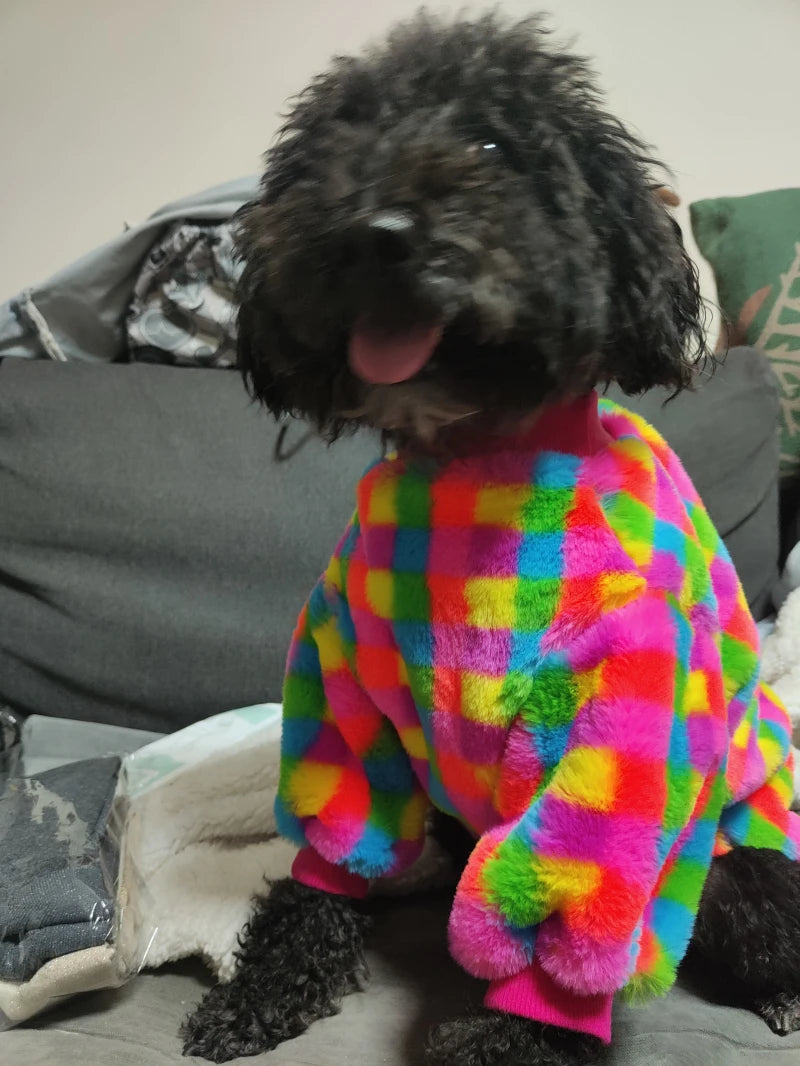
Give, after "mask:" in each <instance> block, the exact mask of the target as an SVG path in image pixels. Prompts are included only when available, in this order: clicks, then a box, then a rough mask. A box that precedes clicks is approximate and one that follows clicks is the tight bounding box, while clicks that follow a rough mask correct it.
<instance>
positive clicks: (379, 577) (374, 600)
mask: <svg viewBox="0 0 800 1066" xmlns="http://www.w3.org/2000/svg"><path fill="white" fill-rule="evenodd" d="M393 590H394V583H393V581H392V572H391V570H370V571H369V573H368V574H367V600H368V601H369V605H370V607H371V608H372V610H373V611H374V612H375V614H376V615H377V616H378V617H379V618H391V617H392V599H393Z"/></svg>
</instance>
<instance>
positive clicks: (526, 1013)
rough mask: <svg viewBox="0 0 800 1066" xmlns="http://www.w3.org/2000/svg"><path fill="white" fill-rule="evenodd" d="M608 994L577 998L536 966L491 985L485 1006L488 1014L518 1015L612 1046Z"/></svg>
mask: <svg viewBox="0 0 800 1066" xmlns="http://www.w3.org/2000/svg"><path fill="white" fill-rule="evenodd" d="M613 1001H614V997H613V995H611V993H608V994H606V993H602V992H601V993H598V994H597V995H592V996H580V995H578V993H577V992H572V991H570V989H568V988H562V987H561V985H557V984H556V982H555V981H554V980H553V979H552V977H550V975H549V974H546V973H545V972H544V970H543V969H542V968H541V966H539V964H538V963H537V962H534V963H533V964H532V965H531V966H529V967H528V969H527V970H523V971H522V972H521V973H515V974H513V975H512V976H511V977H503V978H501V979H500V980H498V981H492V983H491V984H490V985H489V991H488V992H487V993H486V998H485V999H484V1001H483V1002H484V1005H485V1006H487V1007H489V1008H490V1009H491V1010H502V1011H506V1012H507V1013H508V1014H521V1015H522V1016H523V1018H532V1019H533V1020H534V1021H537V1022H542V1023H544V1024H545V1025H558V1026H560V1027H561V1028H562V1029H574V1030H577V1031H578V1032H581V1033H588V1034H589V1035H590V1036H597V1037H599V1038H600V1039H601V1040H602V1041H603V1043H604V1044H610V1043H611V1005H612V1003H613Z"/></svg>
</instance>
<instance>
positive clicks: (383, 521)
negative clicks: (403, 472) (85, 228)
mask: <svg viewBox="0 0 800 1066" xmlns="http://www.w3.org/2000/svg"><path fill="white" fill-rule="evenodd" d="M396 490H397V481H396V479H395V478H389V477H385V478H380V479H376V481H375V484H374V485H373V486H372V492H371V493H370V496H369V505H368V507H367V524H368V525H370V526H386V525H388V526H391V525H395V524H396V522H397V509H396V507H395V495H396Z"/></svg>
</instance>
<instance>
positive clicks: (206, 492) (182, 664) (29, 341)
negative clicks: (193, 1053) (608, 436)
mask: <svg viewBox="0 0 800 1066" xmlns="http://www.w3.org/2000/svg"><path fill="white" fill-rule="evenodd" d="M252 188H253V186H252V183H251V182H249V181H245V182H239V183H233V184H232V185H229V186H226V187H224V188H223V189H221V190H213V191H212V192H211V193H210V194H204V195H203V196H199V197H194V198H192V199H191V200H190V201H186V202H184V203H182V204H178V205H173V206H172V207H171V208H170V209H165V211H164V212H162V213H160V214H159V215H158V216H157V217H156V218H155V219H153V220H150V221H149V222H148V223H147V224H146V225H145V226H143V227H140V228H139V229H138V230H134V231H131V232H129V233H128V234H126V235H124V236H122V237H120V238H119V239H118V240H117V241H115V242H113V244H112V245H111V246H109V247H108V248H106V249H101V250H98V251H97V252H95V253H92V255H91V256H89V257H87V258H86V259H85V260H83V261H82V262H81V263H80V264H76V265H75V266H74V267H73V268H70V269H69V270H67V271H65V272H63V273H62V274H61V275H60V276H59V277H58V278H57V279H54V280H53V281H51V282H50V283H47V284H45V285H43V286H40V287H39V288H38V289H36V290H33V292H32V293H31V297H32V300H33V305H34V306H35V308H36V309H38V311H39V312H41V314H42V315H43V316H44V318H45V320H46V322H47V325H48V327H49V330H50V331H51V332H52V335H53V336H54V337H55V339H56V340H57V348H58V351H59V352H62V353H64V354H66V355H67V357H68V361H67V362H65V363H59V362H54V361H52V360H51V359H50V360H48V359H46V358H44V357H45V356H46V354H47V352H46V344H45V346H44V347H43V337H42V330H41V323H39V326H38V328H37V327H36V325H35V323H32V321H31V318H30V315H29V314H26V313H25V311H24V308H22V307H21V305H20V304H17V305H16V307H14V306H12V305H7V306H6V307H5V308H1V309H0V356H5V358H4V360H3V362H2V365H0V500H2V508H0V702H2V701H5V702H8V703H10V704H12V705H13V706H14V707H16V708H18V709H19V710H21V711H22V712H23V713H26V714H32V713H36V714H42V715H48V716H52V717H53V718H62V719H68V720H70V721H73V722H75V721H78V722H80V723H83V724H82V725H81V726H80V727H78V726H75V727H73V729H78V728H79V729H81V730H83V731H84V732H82V733H77V734H76V733H74V732H73V734H72V735H73V738H76V737H79V738H82V739H79V740H76V741H75V742H76V743H79V744H80V745H81V750H82V751H86V752H89V751H91V749H92V730H93V723H106V724H112V725H115V726H124V727H128V728H130V727H134V728H136V729H142V730H151V731H154V732H168V731H172V730H174V729H177V728H179V727H181V726H183V725H186V724H188V723H189V722H191V721H194V720H196V719H197V718H200V717H204V716H206V715H210V714H214V713H217V712H219V711H223V710H226V709H228V708H231V707H236V706H245V705H247V704H250V703H254V702H262V701H267V700H271V699H276V698H278V697H279V694H280V678H281V669H282V659H283V655H284V649H285V646H286V643H287V641H288V637H289V634H290V631H291V627H292V625H293V623H294V619H295V616H296V613H297V610H298V609H299V607H300V605H301V603H302V600H303V597H304V595H305V593H306V592H307V590H308V588H309V586H310V585H311V583H312V582H313V580H314V579H315V577H316V575H317V573H318V572H319V570H320V569H321V567H322V566H323V565H324V563H325V561H326V558H327V555H328V553H329V552H330V550H331V548H332V546H333V544H334V542H335V540H336V538H337V536H338V533H339V531H340V530H341V528H342V526H343V523H344V522H345V520H346V518H347V517H348V514H349V512H350V510H351V507H352V488H353V485H354V483H355V481H356V479H357V477H358V474H359V473H360V471H361V469H362V468H363V466H364V465H365V464H366V462H367V461H368V460H369V459H370V458H371V457H372V456H373V455H374V454H375V452H376V448H377V444H376V442H375V441H374V440H372V439H370V438H368V437H363V438H356V439H355V440H351V441H344V442H342V443H340V444H339V445H337V446H336V447H335V448H333V449H331V450H327V449H326V448H324V446H322V445H321V444H319V443H317V442H308V443H307V444H306V445H305V446H304V447H302V448H301V449H300V450H299V452H298V453H297V455H296V456H295V457H294V458H292V459H291V460H290V461H288V462H285V463H276V462H275V461H274V458H273V449H274V445H275V438H276V429H275V427H274V426H272V425H271V423H270V422H269V421H268V420H267V419H266V418H264V417H263V416H261V415H260V414H259V412H257V411H256V410H255V409H254V408H253V407H252V406H251V405H250V404H249V401H248V399H247V397H246V396H245V394H244V391H243V389H242V386H241V383H240V382H239V380H238V379H237V377H236V375H235V374H232V373H230V372H226V371H222V370H197V369H185V368H176V367H169V366H154V365H144V364H138V365H137V364H129V363H126V362H125V352H124V349H123V341H122V332H121V329H120V321H121V318H122V316H123V315H124V310H125V307H126V306H127V301H128V300H129V298H130V292H131V288H132V285H133V280H134V278H135V274H136V269H137V265H138V263H139V262H140V261H141V259H142V257H143V256H144V255H146V253H147V250H148V248H149V247H150V245H151V243H152V241H153V240H154V239H155V237H156V235H157V234H158V233H159V232H160V231H161V229H163V227H164V226H166V225H168V224H169V222H170V221H171V220H173V219H176V218H181V217H186V216H191V217H194V218H209V219H219V218H223V217H226V216H227V215H228V214H230V212H231V211H232V210H233V209H235V207H236V206H238V204H239V203H240V202H241V201H242V200H243V199H245V198H246V197H247V196H248V195H250V193H251V192H252ZM26 306H27V307H28V309H29V308H30V305H29V304H26ZM664 399H665V397H663V396H657V395H651V396H648V397H645V398H643V399H641V400H638V401H636V402H635V403H634V406H637V407H638V408H639V409H640V410H642V411H643V412H644V413H645V414H646V415H647V416H648V417H649V418H650V419H651V421H653V422H655V424H656V425H658V426H660V428H662V430H663V431H664V432H665V433H666V435H667V437H668V438H669V439H670V441H671V442H672V444H673V445H674V446H675V447H676V449H677V450H678V452H679V453H680V454H681V456H682V458H683V459H684V462H685V463H686V465H687V467H688V469H689V471H690V473H691V474H692V476H693V478H694V479H695V481H696V483H697V485H698V488H699V489H700V491H701V493H702V494H703V496H704V497H705V499H706V502H707V504H708V506H709V509H710V511H711V513H712V516H713V517H714V519H715V521H716V522H717V524H718V526H719V528H720V530H721V532H722V533H723V534H724V535H725V537H726V540H727V542H728V545H729V548H730V550H731V552H732V554H733V556H734V559H735V561H736V563H737V566H738V568H739V571H740V573H741V575H742V578H743V581H744V584H745V588H746V591H747V595H748V599H749V601H750V603H751V606H752V607H753V610H754V612H755V613H756V614H757V615H759V616H760V615H763V614H764V613H765V612H766V611H767V609H768V606H769V593H770V588H771V586H772V584H773V582H774V580H775V578H776V575H777V561H778V551H779V547H778V513H777V511H778V504H777V466H778V455H777V443H776V432H775V425H776V414H777V402H778V401H777V393H776V390H775V387H774V382H773V381H772V379H771V376H770V371H769V369H768V367H767V364H766V361H765V360H763V359H762V358H761V357H760V356H759V355H758V354H757V353H755V352H752V351H750V350H745V349H737V350H734V351H732V352H731V353H730V355H729V357H728V360H727V363H726V364H725V366H724V367H723V368H722V369H721V370H720V371H719V372H718V374H717V375H716V377H715V378H714V379H713V380H712V381H711V382H708V383H706V384H705V385H704V387H703V388H702V389H701V390H700V391H699V392H698V393H696V394H691V395H684V396H682V397H680V398H678V399H677V400H675V401H674V402H673V403H671V404H668V405H667V406H666V407H665V406H664V405H663V401H664ZM289 432H290V434H294V435H295V437H294V439H295V440H297V439H299V435H300V434H301V432H302V430H301V429H300V428H293V429H290V431H289ZM104 743H105V741H104ZM126 743H127V744H128V745H129V746H130V744H134V745H135V744H136V737H135V735H134V737H133V739H132V740H131V738H130V734H128V736H127V740H126ZM36 755H37V752H36V751H35V750H34V751H31V752H28V753H27V756H30V757H31V758H35V757H36ZM446 910H447V899H446V898H423V899H413V900H408V901H403V902H400V903H398V902H395V903H391V904H390V903H384V904H381V905H380V908H379V910H378V912H377V913H376V917H375V930H374V937H373V942H372V947H371V953H370V962H371V967H372V972H373V980H372V983H371V985H370V987H369V989H368V990H367V991H366V992H364V993H363V994H360V995H356V996H352V997H350V998H349V999H348V1000H347V1001H346V1003H345V1006H344V1009H343V1011H342V1013H341V1015H339V1016H338V1017H336V1018H332V1019H329V1020H326V1021H324V1022H321V1023H319V1024H318V1025H316V1026H314V1027H312V1029H311V1030H310V1031H309V1032H308V1033H307V1034H306V1035H304V1036H302V1037H300V1038H298V1039H297V1040H295V1041H292V1042H291V1043H289V1044H286V1045H284V1046H283V1047H281V1048H280V1049H278V1050H276V1051H275V1052H273V1053H271V1054H269V1055H265V1056H261V1057H258V1058H256V1059H255V1060H252V1061H254V1062H255V1063H262V1062H263V1063H264V1064H267V1063H270V1064H274V1066H292V1064H294V1066H301V1064H306V1066H335V1064H339V1063H343V1062H347V1061H350V1062H353V1063H354V1064H364V1066H373V1064H377V1063H385V1064H386V1066H408V1064H411V1063H414V1062H417V1061H419V1060H420V1056H421V1047H422V1039H423V1033H424V1030H425V1029H426V1027H427V1026H428V1025H429V1024H431V1023H433V1022H435V1021H437V1020H440V1019H444V1018H446V1017H448V1016H451V1015H452V1014H453V1013H455V1012H457V1011H459V1010H460V1009H462V1007H463V1004H464V1002H465V1001H470V1002H475V1003H477V1002H479V1001H480V997H481V987H480V984H479V983H478V982H474V981H472V980H471V979H469V978H468V977H466V976H465V975H464V974H462V973H461V972H460V971H459V970H458V969H457V967H456V966H455V965H454V964H453V963H452V962H451V961H450V960H449V958H448V956H447V951H446V945H445V918H446ZM208 983H209V978H208V976H207V974H206V972H205V971H204V969H203V967H202V965H201V964H200V963H199V962H198V963H196V964H185V965H183V964H182V965H181V966H179V967H175V968H171V969H166V970H162V971H158V972H155V973H144V974H142V975H140V976H138V977H137V978H135V979H134V980H133V981H131V982H130V983H129V984H128V985H127V986H125V987H123V988H122V989H120V990H116V991H107V992H100V993H93V994H89V995H86V996H84V997H83V998H81V999H77V1000H73V1001H69V1002H67V1003H65V1004H64V1005H63V1007H61V1008H59V1009H58V1010H57V1011H54V1012H52V1013H50V1014H49V1015H46V1016H44V1017H41V1018H39V1019H36V1020H35V1021H34V1022H31V1023H29V1024H28V1025H26V1026H23V1027H20V1028H18V1029H15V1030H11V1031H9V1032H6V1033H0V1062H3V1063H6V1062H7V1063H9V1064H13V1066H17V1064H19V1066H23V1064H25V1066H32V1064H37V1063H45V1062H46V1063H48V1064H50V1063H57V1064H64V1066H70V1064H73V1063H74V1064H80V1066H86V1064H91V1066H94V1064H98V1066H99V1064H102V1066H106V1064H108V1066H124V1064H128V1063H130V1064H134V1063H135V1064H136V1066H161V1064H164V1063H170V1062H175V1063H177V1062H179V1061H181V1059H180V1044H179V1040H178V1037H177V1028H178V1025H179V1023H180V1020H181V1018H182V1017H183V1015H184V1014H185V1012H186V1011H187V1010H188V1009H189V1007H190V1006H191V1005H192V1004H193V1003H194V1002H195V1001H196V1000H197V999H198V998H199V996H200V995H201V993H202V991H203V989H204V987H206V986H207V985H208ZM616 1035H617V1044H616V1050H615V1052H614V1055H613V1057H612V1059H611V1060H610V1061H611V1063H612V1066H622V1064H623V1063H624V1064H626V1066H627V1064H630V1066H633V1064H637V1066H638V1064H644V1063H653V1064H662V1066H686V1064H692V1066H694V1064H698V1066H738V1064H741V1066H745V1064H752V1063H754V1062H762V1061H763V1062H764V1063H765V1064H766V1063H767V1062H769V1063H774V1064H775V1066H790V1064H791V1066H797V1064H798V1063H800V1035H796V1036H794V1037H791V1038H788V1039H785V1040H781V1039H779V1038H778V1037H775V1036H773V1035H772V1034H771V1033H770V1032H769V1030H768V1029H767V1028H766V1026H765V1025H763V1024H762V1023H761V1022H760V1021H759V1020H758V1019H757V1018H755V1017H754V1016H752V1015H750V1014H748V1013H746V1012H743V1011H739V1010H735V1009H731V1008H729V1007H724V1006H718V1005H713V1004H710V1003H707V1002H705V1001H704V1000H702V999H701V998H700V997H698V996H697V995H695V994H694V993H693V992H692V991H691V990H689V989H686V988H676V989H675V990H674V991H673V992H672V993H671V994H670V995H669V996H668V997H667V998H666V999H665V1000H664V1001H661V1002H658V1003H656V1004H654V1005H652V1006H650V1007H648V1008H646V1009H643V1010H629V1009H626V1008H620V1010H619V1011H618V1015H617V1021H616Z"/></svg>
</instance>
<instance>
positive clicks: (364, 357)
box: [348, 326, 442, 385]
mask: <svg viewBox="0 0 800 1066" xmlns="http://www.w3.org/2000/svg"><path fill="white" fill-rule="evenodd" d="M441 339H442V329H441V326H428V327H425V328H424V329H417V330H412V331H410V332H409V333H401V334H397V335H393V336H386V335H385V334H379V333H375V332H374V331H373V330H370V329H368V328H367V327H365V326H356V328H355V329H354V330H353V333H352V334H351V337H350V350H349V353H348V360H349V363H350V369H351V370H352V371H353V373H354V374H355V375H356V376H357V377H360V378H361V380H362V381H366V382H367V383H368V384H369V385H396V384H397V383H398V382H400V381H408V379H409V378H413V377H414V375H415V374H418V373H419V372H420V370H422V368H423V367H424V366H425V364H426V363H427V362H428V360H429V359H430V358H431V356H432V355H433V353H434V351H435V349H436V345H437V344H438V343H439V341H440V340H441Z"/></svg>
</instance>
